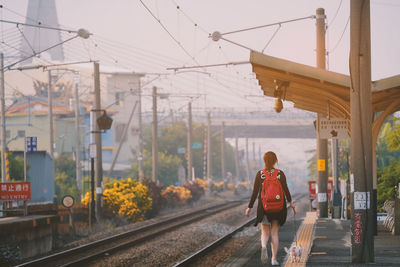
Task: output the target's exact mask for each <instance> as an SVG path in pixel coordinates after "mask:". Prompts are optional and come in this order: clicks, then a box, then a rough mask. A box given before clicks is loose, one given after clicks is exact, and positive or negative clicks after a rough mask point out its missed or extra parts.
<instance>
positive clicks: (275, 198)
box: [261, 169, 285, 212]
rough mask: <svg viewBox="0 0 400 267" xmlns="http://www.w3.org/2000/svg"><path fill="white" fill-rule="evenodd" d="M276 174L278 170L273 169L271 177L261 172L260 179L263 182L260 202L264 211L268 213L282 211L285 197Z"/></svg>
mask: <svg viewBox="0 0 400 267" xmlns="http://www.w3.org/2000/svg"><path fill="white" fill-rule="evenodd" d="M278 173H279V170H278V169H274V170H273V173H272V175H271V172H268V171H267V170H265V169H262V170H261V179H263V180H264V181H263V183H262V185H261V200H262V204H263V208H264V210H265V211H268V212H278V211H281V210H283V205H284V197H285V195H284V193H283V189H282V185H281V182H280V181H279V179H278Z"/></svg>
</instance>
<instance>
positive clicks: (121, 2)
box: [1, 0, 400, 108]
mask: <svg viewBox="0 0 400 267" xmlns="http://www.w3.org/2000/svg"><path fill="white" fill-rule="evenodd" d="M27 2H28V1H25V0H8V1H1V3H2V4H3V5H4V7H5V8H6V9H5V8H3V9H2V10H1V12H2V13H1V16H2V18H3V19H9V20H14V21H21V22H22V21H24V18H23V17H22V16H20V15H18V14H21V15H25V14H26V8H27ZM55 2H56V6H57V13H58V17H59V22H60V24H61V25H62V26H63V27H67V28H71V29H78V28H86V29H88V30H89V31H90V32H91V33H93V36H91V38H90V39H92V40H91V41H90V42H91V43H90V42H89V41H88V42H89V43H88V45H86V46H85V47H86V50H87V54H90V57H91V58H96V59H100V60H101V64H113V65H114V66H116V67H125V68H131V69H132V70H134V71H138V72H158V73H159V72H165V73H166V72H169V73H170V74H171V73H172V72H171V71H167V70H166V68H167V67H179V66H183V65H185V66H193V65H197V63H198V64H200V65H205V64H217V63H227V62H238V61H248V60H249V50H247V49H244V48H241V47H239V46H235V45H232V44H230V43H227V42H225V41H223V40H220V41H219V42H218V43H216V42H213V41H211V40H210V38H208V35H209V34H210V33H212V32H214V31H220V32H222V33H223V32H229V31H234V30H239V29H244V28H247V27H253V26H259V25H265V24H270V23H275V22H280V21H285V20H290V19H296V18H301V17H307V16H311V15H314V14H315V11H316V9H317V8H319V7H322V8H324V9H325V12H326V14H327V22H328V31H327V49H328V52H329V58H328V64H329V65H328V68H329V69H330V70H332V71H336V72H340V73H345V74H348V57H349V40H350V38H349V36H350V33H349V32H350V25H347V28H346V22H347V20H348V18H349V10H350V1H349V0H329V1H328V0H301V1H300V0H292V1H289V0H279V1H276V0H247V1H244V0H241V1H239V0H218V1H216V0H201V1H199V0H186V1H179V0H141V1H140V0H131V1H127V0H113V1H106V0H68V1H67V0H64V1H59V0H56V1H55ZM145 6H146V7H147V8H148V9H149V10H150V11H151V12H152V14H153V16H154V17H156V18H154V17H153V16H152V15H151V14H150V12H149V10H147V9H146V7H145ZM177 6H179V8H177ZM399 12H400V2H399V1H396V0H373V1H371V36H372V78H373V80H376V79H381V78H384V77H389V76H393V75H397V74H399V72H400V71H399V64H398V62H399V61H400V52H399V49H398V48H399V47H400V34H398V26H399V25H400V16H399V15H398V14H399ZM158 19H159V21H160V22H161V23H162V25H160V23H159V22H158V21H157V20H158ZM194 23H196V24H197V26H195V25H194ZM163 26H164V27H165V28H166V29H167V30H168V32H169V34H168V33H167V31H166V30H165V29H164V28H163ZM2 27H3V28H4V27H10V26H9V25H3V26H2ZM3 28H2V29H3ZM277 29H278V26H274V27H269V28H263V29H258V30H253V31H248V32H243V33H236V34H232V35H227V36H226V38H228V39H230V40H233V41H235V42H237V43H240V44H242V45H245V46H247V47H249V48H252V49H255V50H259V51H261V50H262V49H263V48H264V46H265V45H266V44H267V43H268V41H270V39H271V37H272V36H273V34H274V32H275V31H276V30H277ZM342 35H343V37H342V38H341V36H342ZM171 36H172V37H171ZM173 38H175V40H176V41H174V40H173ZM340 38H341V40H340ZM339 40H340V41H339ZM177 43H179V44H177ZM94 44H95V45H96V46H95V48H93V47H92V48H91V47H90V45H92V46H93V45H94ZM117 44H118V45H117ZM76 49H77V51H78V48H76ZM95 50H96V51H95ZM71 51H75V50H72V49H71ZM71 51H70V53H72V52H71ZM82 51H84V50H82ZM264 53H266V54H268V55H271V56H275V57H280V58H284V59H289V60H292V61H295V62H299V63H303V64H308V65H312V66H315V20H314V19H307V20H302V21H298V22H293V23H289V24H283V25H282V26H281V27H280V28H279V30H278V31H277V33H276V35H275V37H274V38H273V39H272V40H271V42H270V44H269V45H268V47H267V48H266V49H265V52H264ZM72 54H73V53H72ZM75 54H78V53H75ZM82 56H83V57H85V56H86V57H88V56H87V55H84V53H83V52H82ZM107 56H108V58H107ZM192 57H194V58H195V61H194V60H193V59H192ZM198 71H199V72H197V73H196V72H191V73H181V74H176V75H167V76H163V77H161V78H159V79H157V80H156V81H154V82H153V83H152V84H149V85H148V86H149V88H150V87H151V86H152V85H157V86H160V87H161V88H162V90H164V91H166V92H171V90H174V92H180V93H197V94H208V95H209V96H208V98H207V100H206V101H205V100H197V102H196V101H195V106H196V105H197V107H199V108H200V107H202V106H207V107H208V108H211V107H218V106H229V107H248V108H252V107H253V108H254V107H258V108H262V107H263V106H265V103H266V102H267V103H271V101H266V100H265V98H257V97H248V99H249V100H246V99H244V96H245V95H259V96H261V94H262V91H261V90H260V88H259V87H258V86H257V81H256V79H255V77H254V75H253V74H252V72H251V67H250V65H249V64H247V65H240V66H227V67H225V66H223V67H214V68H207V69H204V68H200V69H198ZM210 75H211V76H212V78H210ZM153 78H154V76H151V75H149V76H147V77H146V78H145V80H151V79H153ZM179 101H181V102H182V101H183V102H182V103H184V101H186V100H177V102H179ZM169 104H170V105H171V103H169ZM172 104H176V103H172ZM178 104H179V103H178ZM268 105H270V104H268Z"/></svg>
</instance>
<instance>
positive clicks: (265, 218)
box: [261, 215, 271, 225]
mask: <svg viewBox="0 0 400 267" xmlns="http://www.w3.org/2000/svg"><path fill="white" fill-rule="evenodd" d="M261 224H263V225H271V223H270V222H269V221H268V218H267V215H264V217H263V219H262V221H261Z"/></svg>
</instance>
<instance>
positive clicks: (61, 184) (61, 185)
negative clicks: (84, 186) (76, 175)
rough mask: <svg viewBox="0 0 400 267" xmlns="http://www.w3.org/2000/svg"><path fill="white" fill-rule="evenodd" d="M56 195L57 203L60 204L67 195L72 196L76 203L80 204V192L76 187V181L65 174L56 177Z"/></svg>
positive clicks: (58, 174) (61, 173) (60, 173)
mask: <svg viewBox="0 0 400 267" xmlns="http://www.w3.org/2000/svg"><path fill="white" fill-rule="evenodd" d="M55 185H56V186H55V194H56V196H55V197H56V202H57V203H60V201H61V200H62V198H63V197H64V196H65V195H70V196H72V197H73V198H74V199H75V201H76V202H80V200H81V198H80V192H79V190H78V188H77V186H76V181H75V180H74V179H71V177H69V176H68V175H67V174H66V173H65V172H59V173H56V175H55Z"/></svg>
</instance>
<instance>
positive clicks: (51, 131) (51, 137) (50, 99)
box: [47, 70, 54, 162]
mask: <svg viewBox="0 0 400 267" xmlns="http://www.w3.org/2000/svg"><path fill="white" fill-rule="evenodd" d="M48 79H49V87H48V90H47V99H48V101H47V102H48V104H49V141H50V147H49V153H50V157H51V159H52V160H53V162H54V127H53V92H52V81H51V70H49V71H48Z"/></svg>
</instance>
